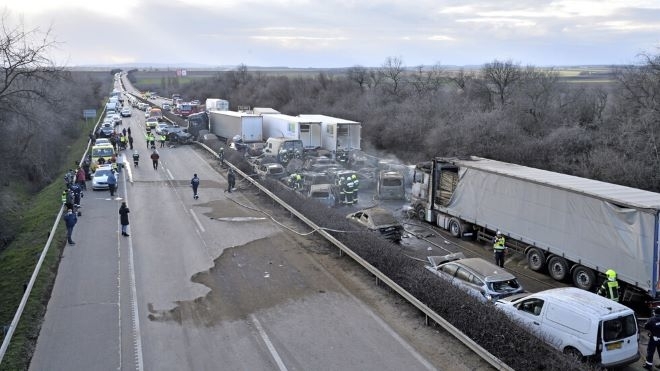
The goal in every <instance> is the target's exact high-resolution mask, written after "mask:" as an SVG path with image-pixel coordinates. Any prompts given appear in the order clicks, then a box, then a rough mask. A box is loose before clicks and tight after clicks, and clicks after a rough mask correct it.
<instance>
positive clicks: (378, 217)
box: [346, 207, 403, 243]
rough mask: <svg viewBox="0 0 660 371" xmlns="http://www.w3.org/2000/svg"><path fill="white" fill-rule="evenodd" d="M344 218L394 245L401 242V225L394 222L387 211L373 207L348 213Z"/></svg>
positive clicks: (396, 221) (393, 218)
mask: <svg viewBox="0 0 660 371" xmlns="http://www.w3.org/2000/svg"><path fill="white" fill-rule="evenodd" d="M346 218H347V219H348V220H350V221H352V222H354V223H357V224H359V225H361V226H363V227H366V228H367V229H369V230H371V231H377V232H379V233H380V234H381V235H382V236H383V237H385V238H387V239H388V240H390V241H392V242H394V243H400V242H401V238H402V236H403V225H401V223H399V221H398V220H396V218H395V217H394V215H392V212H391V211H389V210H386V209H383V208H380V207H373V208H370V209H364V210H360V211H356V212H354V213H350V214H348V215H347V216H346Z"/></svg>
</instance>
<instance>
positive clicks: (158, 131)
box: [156, 122, 170, 135]
mask: <svg viewBox="0 0 660 371" xmlns="http://www.w3.org/2000/svg"><path fill="white" fill-rule="evenodd" d="M169 126H170V125H169V124H166V123H164V122H159V123H158V124H157V125H156V134H158V135H163V134H167V130H163V129H166V128H167V127H169Z"/></svg>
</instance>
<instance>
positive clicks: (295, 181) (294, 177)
mask: <svg viewBox="0 0 660 371" xmlns="http://www.w3.org/2000/svg"><path fill="white" fill-rule="evenodd" d="M291 185H292V186H293V189H295V190H300V189H302V177H301V176H300V174H298V173H293V174H291Z"/></svg>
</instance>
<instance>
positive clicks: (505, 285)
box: [488, 279, 520, 293]
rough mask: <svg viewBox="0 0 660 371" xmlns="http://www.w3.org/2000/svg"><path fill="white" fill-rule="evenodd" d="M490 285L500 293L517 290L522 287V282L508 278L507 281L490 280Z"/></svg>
mask: <svg viewBox="0 0 660 371" xmlns="http://www.w3.org/2000/svg"><path fill="white" fill-rule="evenodd" d="M488 287H489V288H490V289H491V290H493V291H495V292H498V293H502V292H509V291H512V290H517V289H518V288H520V284H519V283H518V281H517V280H515V279H513V280H506V281H496V282H490V283H489V284H488Z"/></svg>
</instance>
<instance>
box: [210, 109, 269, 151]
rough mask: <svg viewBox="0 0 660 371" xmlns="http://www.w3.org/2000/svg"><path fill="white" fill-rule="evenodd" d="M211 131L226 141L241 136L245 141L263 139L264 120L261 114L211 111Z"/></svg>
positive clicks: (259, 140) (250, 141)
mask: <svg viewBox="0 0 660 371" xmlns="http://www.w3.org/2000/svg"><path fill="white" fill-rule="evenodd" d="M208 117H209V127H210V131H211V133H213V134H215V135H217V136H218V137H219V138H220V139H223V140H225V141H229V140H233V139H234V138H235V137H237V136H238V137H240V140H241V141H242V142H243V143H252V142H262V141H263V121H262V117H261V116H259V115H254V114H250V113H245V112H234V111H209V112H208Z"/></svg>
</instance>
